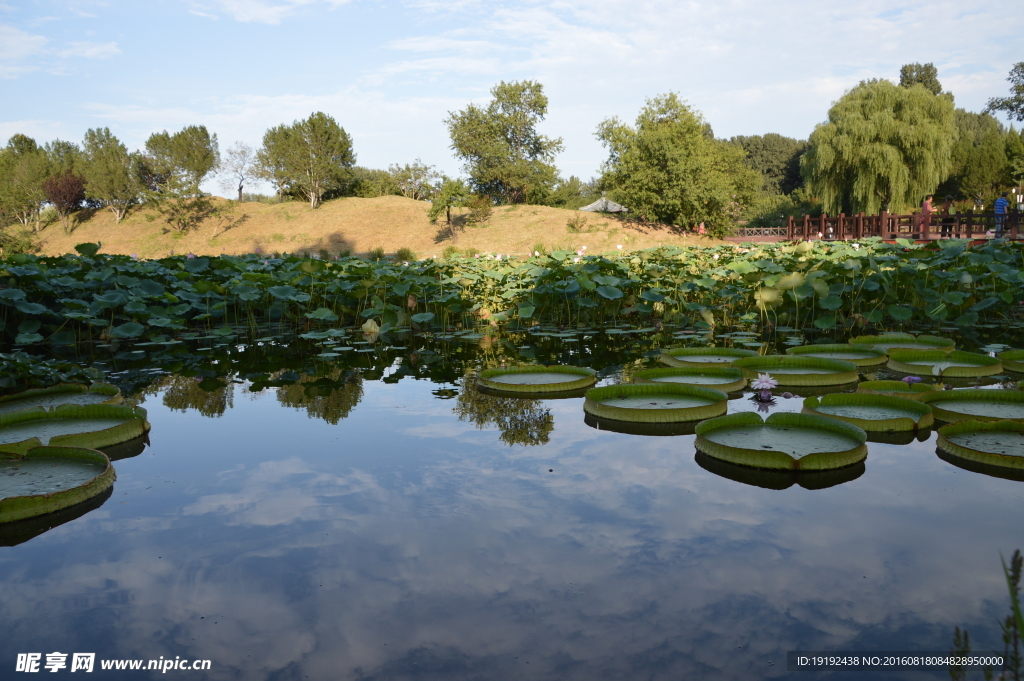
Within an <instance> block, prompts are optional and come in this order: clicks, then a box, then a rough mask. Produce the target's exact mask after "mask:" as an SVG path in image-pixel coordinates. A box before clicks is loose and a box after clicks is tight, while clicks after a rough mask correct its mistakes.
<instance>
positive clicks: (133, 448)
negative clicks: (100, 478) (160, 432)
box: [96, 433, 149, 463]
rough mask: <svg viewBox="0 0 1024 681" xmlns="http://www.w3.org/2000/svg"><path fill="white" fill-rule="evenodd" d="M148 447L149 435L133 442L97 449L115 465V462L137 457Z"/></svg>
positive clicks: (134, 438) (127, 441)
mask: <svg viewBox="0 0 1024 681" xmlns="http://www.w3.org/2000/svg"><path fill="white" fill-rule="evenodd" d="M148 446H149V433H146V434H145V435H140V436H139V437H133V438H132V439H131V440H125V441H124V442H118V443H117V444H113V445H107V446H105V447H97V448H96V449H97V450H98V451H101V452H103V453H104V454H106V455H107V458H108V459H110V461H111V463H113V462H114V461H120V460H122V459H131V458H132V457H136V456H138V455H139V454H142V452H144V451H146V447H148Z"/></svg>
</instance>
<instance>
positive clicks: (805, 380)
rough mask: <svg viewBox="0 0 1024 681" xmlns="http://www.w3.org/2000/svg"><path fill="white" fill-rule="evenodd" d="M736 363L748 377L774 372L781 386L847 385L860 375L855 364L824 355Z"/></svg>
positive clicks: (763, 357)
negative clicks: (826, 357)
mask: <svg viewBox="0 0 1024 681" xmlns="http://www.w3.org/2000/svg"><path fill="white" fill-rule="evenodd" d="M733 366H735V367H739V368H740V369H743V373H744V375H746V376H747V378H757V375H758V374H762V373H767V374H770V375H771V377H772V378H774V379H775V380H777V381H778V382H779V385H780V386H829V385H845V384H847V383H853V382H855V381H856V380H857V379H858V378H859V374H858V373H857V367H856V365H854V364H853V363H851V362H844V361H843V360H839V359H822V358H820V357H804V356H797V357H793V356H790V355H764V356H762V357H748V358H746V359H739V360H736V361H735V362H733Z"/></svg>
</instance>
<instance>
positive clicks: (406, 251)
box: [395, 246, 416, 262]
mask: <svg viewBox="0 0 1024 681" xmlns="http://www.w3.org/2000/svg"><path fill="white" fill-rule="evenodd" d="M415 259H416V251H414V250H412V249H411V248H408V247H406V246H402V247H401V248H399V249H398V250H397V251H395V260H401V261H404V262H412V261H413V260H415Z"/></svg>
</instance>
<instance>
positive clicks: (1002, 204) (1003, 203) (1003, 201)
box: [995, 192, 1010, 239]
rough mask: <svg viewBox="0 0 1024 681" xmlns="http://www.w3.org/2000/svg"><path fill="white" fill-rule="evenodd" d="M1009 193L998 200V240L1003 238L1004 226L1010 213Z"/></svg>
mask: <svg viewBox="0 0 1024 681" xmlns="http://www.w3.org/2000/svg"><path fill="white" fill-rule="evenodd" d="M1006 195H1007V192H1003V193H1002V194H1001V195H1000V196H999V198H998V199H996V205H995V210H996V238H997V239H998V238H1000V237H1002V236H1003V225H1004V224H1006V214H1007V213H1009V212H1010V202H1009V200H1007V198H1006Z"/></svg>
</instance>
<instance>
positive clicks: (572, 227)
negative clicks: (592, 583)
mask: <svg viewBox="0 0 1024 681" xmlns="http://www.w3.org/2000/svg"><path fill="white" fill-rule="evenodd" d="M565 231H567V232H569V233H570V234H581V233H583V232H585V231H587V216H586V215H584V214H583V213H581V212H579V211H576V215H574V216H572V217H571V218H569V221H568V222H566V223H565Z"/></svg>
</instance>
